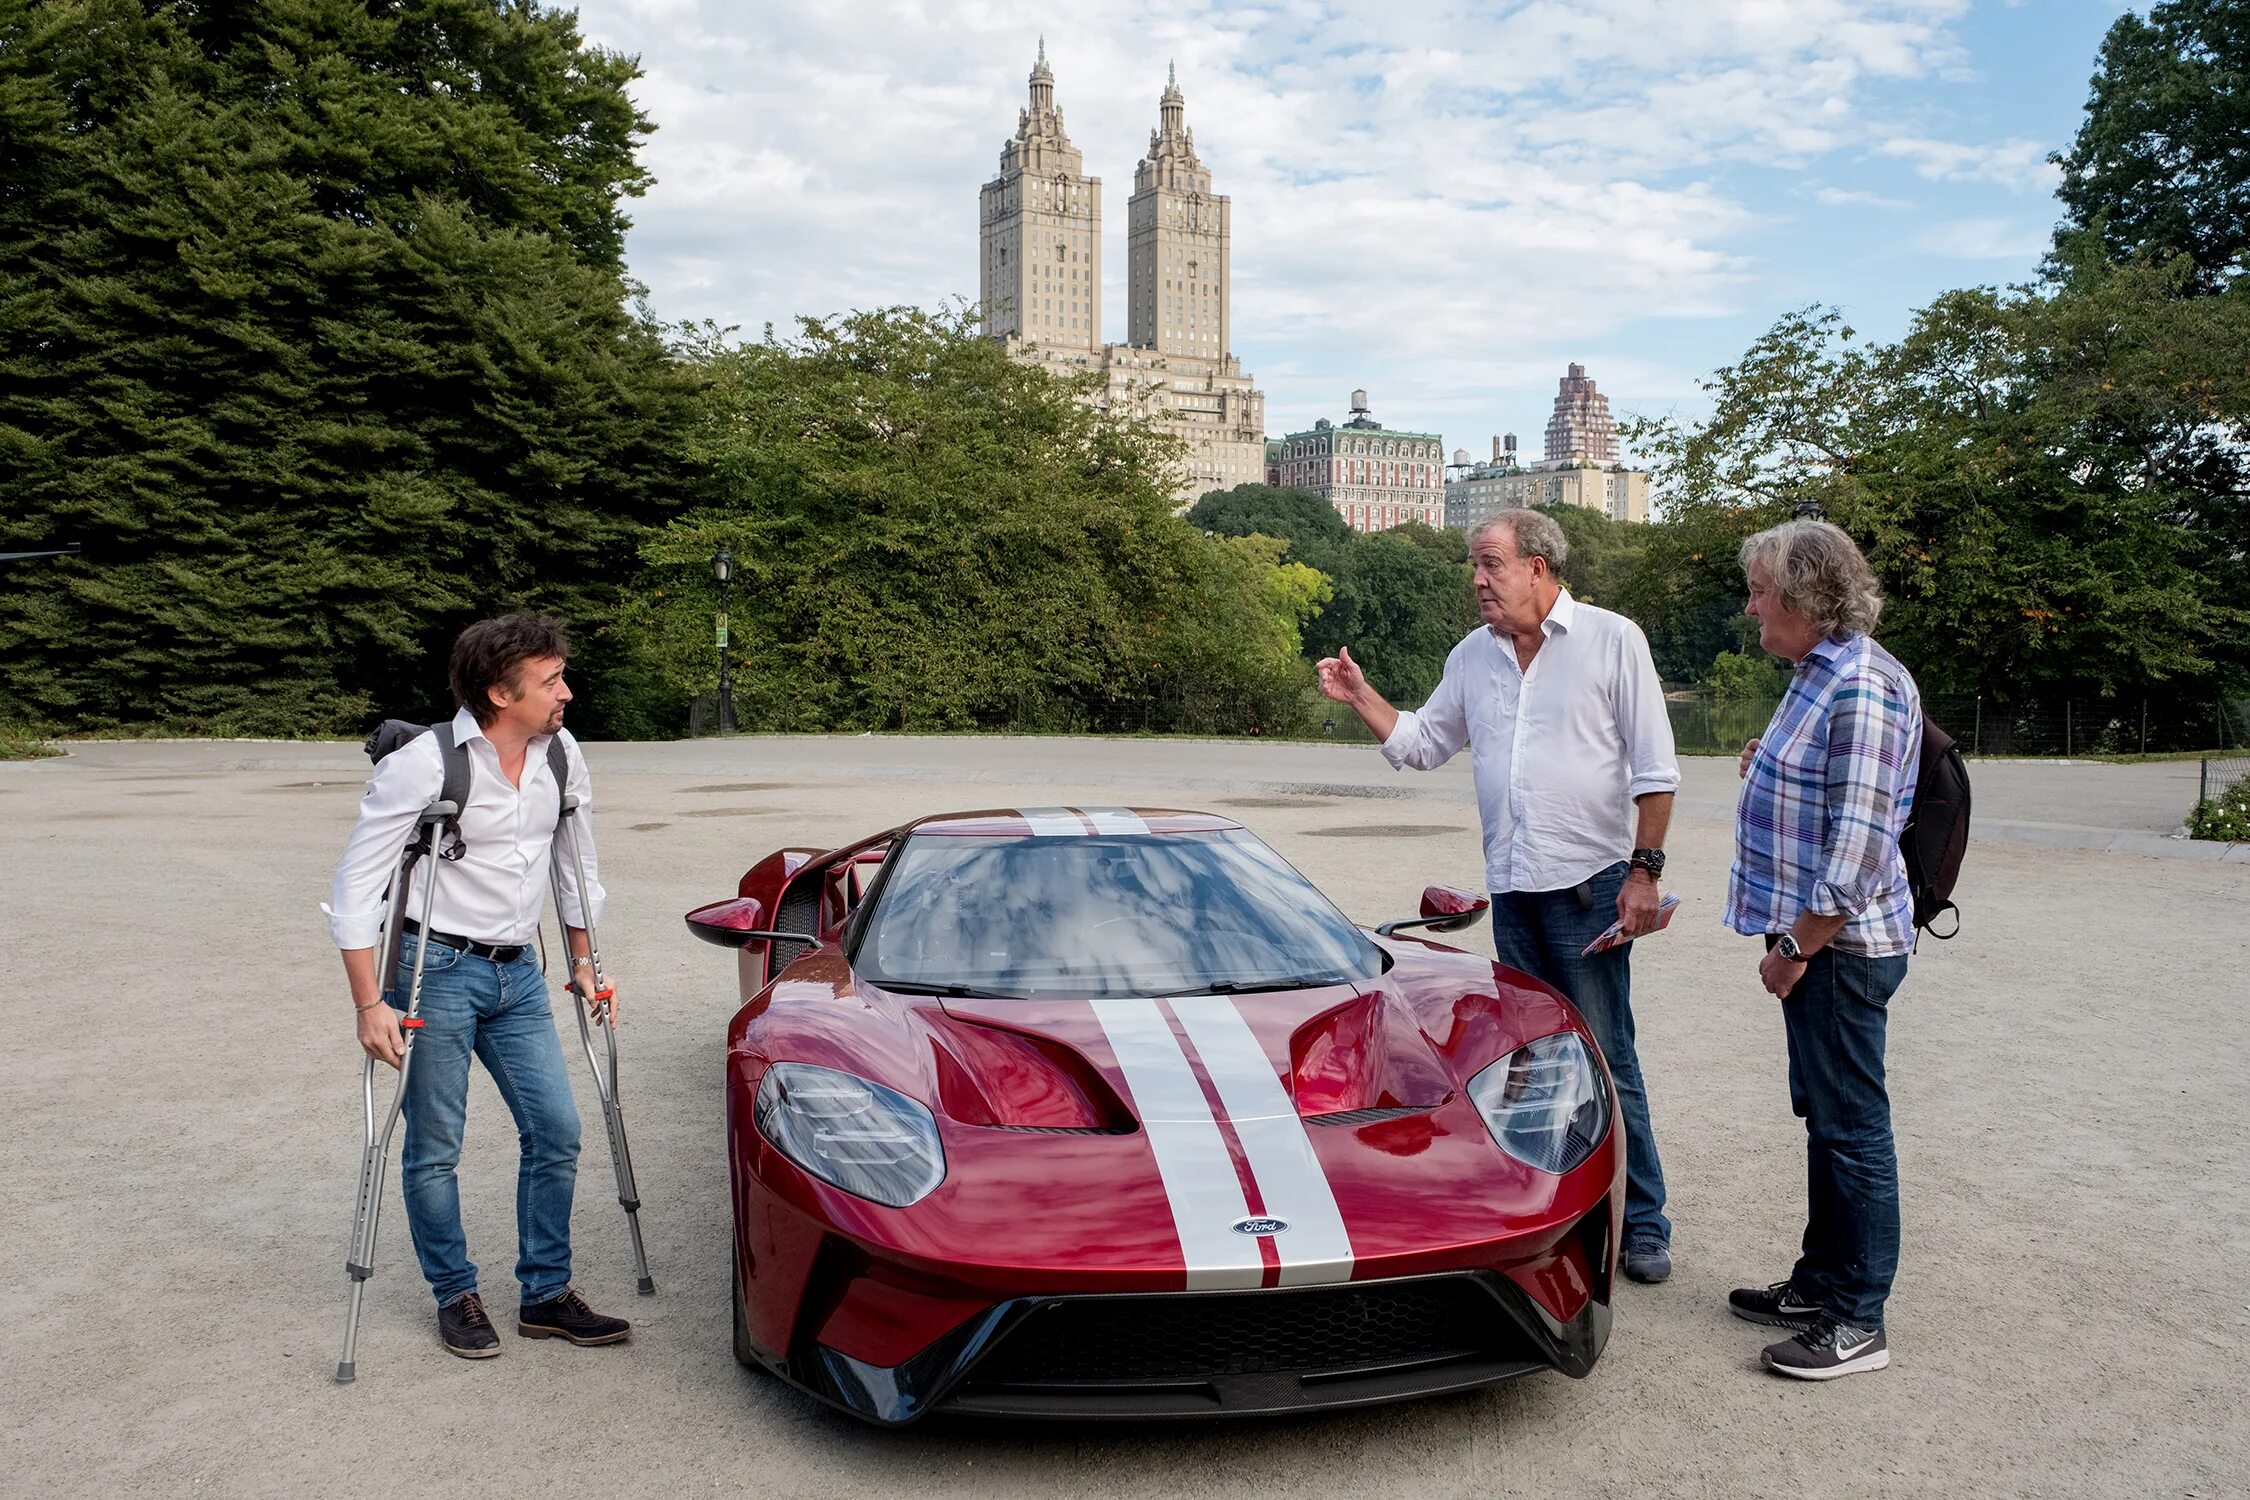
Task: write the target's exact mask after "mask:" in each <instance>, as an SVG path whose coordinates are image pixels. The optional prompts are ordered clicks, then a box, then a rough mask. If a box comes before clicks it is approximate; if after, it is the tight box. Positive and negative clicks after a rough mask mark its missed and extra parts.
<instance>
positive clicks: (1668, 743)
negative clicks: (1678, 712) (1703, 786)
mask: <svg viewBox="0 0 2250 1500" xmlns="http://www.w3.org/2000/svg"><path fill="white" fill-rule="evenodd" d="M1618 653H1619V658H1620V659H1619V662H1618V671H1617V677H1616V681H1615V689H1614V690H1615V692H1616V695H1617V696H1616V702H1615V707H1616V712H1617V728H1618V732H1619V735H1620V736H1621V737H1622V738H1623V740H1624V742H1625V764H1626V770H1627V771H1628V772H1629V773H1630V776H1631V779H1630V780H1629V781H1628V782H1627V783H1626V787H1625V794H1626V795H1627V796H1628V797H1642V796H1646V795H1647V794H1648V793H1650V792H1676V791H1678V790H1679V789H1680V759H1679V755H1678V753H1677V752H1676V750H1675V748H1674V746H1673V744H1672V714H1671V710H1669V709H1667V708H1666V707H1665V706H1664V683H1663V681H1662V679H1660V678H1659V677H1658V676H1657V675H1656V658H1655V657H1653V656H1651V655H1650V654H1649V649H1648V637H1647V636H1645V635H1643V634H1642V633H1641V628H1640V627H1639V626H1638V625H1635V624H1634V623H1633V622H1632V621H1630V620H1628V621H1626V622H1625V628H1624V629H1623V630H1622V631H1620V632H1619V642H1618Z"/></svg>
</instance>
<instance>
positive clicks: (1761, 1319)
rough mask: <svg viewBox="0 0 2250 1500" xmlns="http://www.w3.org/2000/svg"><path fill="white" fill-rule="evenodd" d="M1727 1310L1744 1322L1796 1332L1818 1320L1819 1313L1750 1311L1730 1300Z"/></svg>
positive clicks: (1800, 1331)
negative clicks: (1792, 1315)
mask: <svg viewBox="0 0 2250 1500" xmlns="http://www.w3.org/2000/svg"><path fill="white" fill-rule="evenodd" d="M1727 1311H1728V1312H1730V1313H1733V1314H1734V1315H1735V1316H1736V1317H1738V1318H1740V1319H1741V1320H1742V1321H1743V1322H1745V1323H1756V1324H1759V1325H1760V1326H1761V1327H1765V1328H1787V1329H1790V1330H1792V1331H1794V1332H1797V1333H1803V1332H1804V1331H1805V1330H1806V1329H1808V1328H1810V1327H1812V1326H1813V1324H1815V1323H1817V1322H1819V1321H1820V1314H1819V1313H1816V1312H1809V1313H1806V1314H1805V1315H1804V1316H1803V1317H1801V1318H1797V1317H1791V1316H1790V1315H1789V1314H1788V1313H1759V1312H1751V1311H1750V1310H1748V1309H1747V1308H1741V1307H1736V1306H1735V1305H1734V1304H1733V1303H1732V1302H1729V1303H1728V1304H1727Z"/></svg>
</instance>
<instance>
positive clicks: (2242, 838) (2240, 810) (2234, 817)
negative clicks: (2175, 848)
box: [2188, 776, 2250, 844]
mask: <svg viewBox="0 0 2250 1500" xmlns="http://www.w3.org/2000/svg"><path fill="white" fill-rule="evenodd" d="M2188 837H2190V838H2197V839H2215V840H2217V841H2218V842H2220V843H2224V844H2250V776H2245V777H2243V778H2242V779H2241V780H2239V781H2237V782H2236V783H2235V784H2234V785H2233V786H2230V787H2228V788H2227V789H2226V790H2225V791H2223V792H2221V793H2219V795H2218V796H2216V797H2211V798H2208V799H2206V800H2204V801H2202V802H2198V803H2196V804H2195V811H2194V812H2191V813H2189V814H2188Z"/></svg>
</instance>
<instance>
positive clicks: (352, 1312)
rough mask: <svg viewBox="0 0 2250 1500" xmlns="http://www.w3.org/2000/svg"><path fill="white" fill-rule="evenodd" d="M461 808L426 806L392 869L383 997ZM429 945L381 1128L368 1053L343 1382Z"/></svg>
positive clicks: (426, 902)
mask: <svg viewBox="0 0 2250 1500" xmlns="http://www.w3.org/2000/svg"><path fill="white" fill-rule="evenodd" d="M458 811H459V809H457V808H456V807H455V806H454V805H453V804H452V803H450V802H432V803H431V804H430V805H429V806H428V807H425V808H423V809H422V816H421V818H420V819H419V820H418V822H419V827H418V828H417V829H416V836H415V837H414V838H413V839H412V840H410V841H409V842H408V844H407V848H406V852H405V853H404V854H402V855H400V856H399V864H398V868H397V869H396V870H394V871H392V872H391V884H390V891H389V894H388V897H387V898H386V902H385V906H384V910H385V912H386V913H387V915H386V916H385V918H384V921H383V952H382V957H381V958H380V959H379V960H378V961H379V962H380V963H381V965H382V967H381V969H379V970H378V971H377V974H376V977H377V979H378V981H379V982H380V983H381V984H382V986H383V993H382V999H381V1000H380V1001H379V1002H377V1003H379V1004H385V1005H387V1004H389V1003H390V1000H391V997H392V996H393V995H395V994H397V993H398V986H397V985H396V984H395V983H394V982H393V980H392V976H393V975H395V974H397V972H398V953H399V944H400V943H401V942H402V941H403V940H404V938H405V935H406V924H405V922H404V921H403V920H401V916H402V908H403V907H404V905H405V902H406V896H407V892H406V880H407V871H408V870H409V869H411V868H412V867H413V864H414V861H415V860H416V859H417V858H420V859H422V860H423V861H424V862H425V863H427V864H428V865H429V869H428V871H427V872H426V873H425V874H424V876H423V880H422V916H421V925H422V931H424V932H425V933H426V932H428V931H429V930H430V909H431V906H432V905H433V904H434V903H435V902H436V900H437V867H438V860H439V859H440V858H441V856H440V854H439V853H438V844H439V840H440V838H441V836H442V834H443V830H444V827H445V823H446V820H447V819H449V818H451V817H453V816H454V815H455V814H456V813H457V812H458ZM428 952H429V942H428V940H427V939H424V940H423V941H422V942H420V943H417V944H416V945H415V948H414V977H413V978H412V980H410V981H409V982H408V984H407V990H406V1014H405V1015H403V1016H401V1017H400V1018H399V1023H398V1024H399V1035H400V1047H399V1057H398V1080H397V1082H396V1083H394V1084H393V1085H392V1086H391V1107H390V1111H389V1113H387V1114H385V1115H384V1116H383V1127H382V1129H381V1131H379V1132H378V1131H377V1130H376V1128H375V1057H374V1054H373V1053H369V1054H368V1055H367V1056H365V1057H363V1058H362V1059H361V1060H360V1071H359V1093H360V1107H361V1113H362V1117H363V1119H364V1120H365V1123H366V1127H367V1134H366V1141H367V1144H366V1147H365V1149H363V1150H362V1151H361V1152H360V1158H359V1207H358V1209H357V1210H356V1212H355V1213H354V1216H353V1218H352V1249H351V1255H350V1256H349V1257H348V1258H347V1259H346V1260H345V1261H344V1270H345V1271H346V1272H347V1273H348V1274H349V1275H350V1276H351V1279H352V1291H351V1300H350V1301H349V1302H348V1303H347V1304H346V1305H345V1308H344V1353H343V1357H342V1358H340V1359H338V1360H337V1361H336V1383H337V1384H338V1385H349V1384H351V1383H352V1381H353V1380H354V1379H356V1378H357V1377H358V1360H357V1358H356V1355H357V1352H358V1348H359V1304H360V1298H361V1296H362V1295H363V1294H364V1293H365V1292H366V1290H367V1278H368V1277H370V1276H372V1275H374V1274H375V1221H376V1219H377V1218H378V1217H379V1216H380V1215H381V1213H382V1211H383V1170H384V1168H385V1167H386V1166H388V1165H389V1163H390V1156H391V1132H392V1131H393V1130H395V1129H397V1128H398V1116H399V1110H400V1108H401V1107H402V1106H403V1105H404V1104H405V1103H406V1074H407V1070H408V1069H409V1068H411V1067H413V1066H414V1035H415V1033H416V1032H418V1031H420V1030H421V1029H422V964H423V962H424V960H425V958H426V956H427V954H428Z"/></svg>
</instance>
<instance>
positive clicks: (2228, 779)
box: [2195, 755, 2250, 802]
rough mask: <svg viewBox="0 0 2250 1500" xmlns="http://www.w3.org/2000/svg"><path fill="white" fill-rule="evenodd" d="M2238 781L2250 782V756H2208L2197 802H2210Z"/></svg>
mask: <svg viewBox="0 0 2250 1500" xmlns="http://www.w3.org/2000/svg"><path fill="white" fill-rule="evenodd" d="M2238 781H2250V755H2207V756H2205V757H2204V758H2203V776H2202V779H2201V780H2200V781H2199V782H2198V783H2197V790H2196V794H2195V800H2196V801H2197V802H2208V801H2210V800H2211V799H2212V798H2213V797H2216V796H2218V795H2219V793H2221V792H2223V791H2225V790H2226V789H2227V788H2229V787H2231V786H2233V785H2234V784H2235V783H2236V782H2238Z"/></svg>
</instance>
